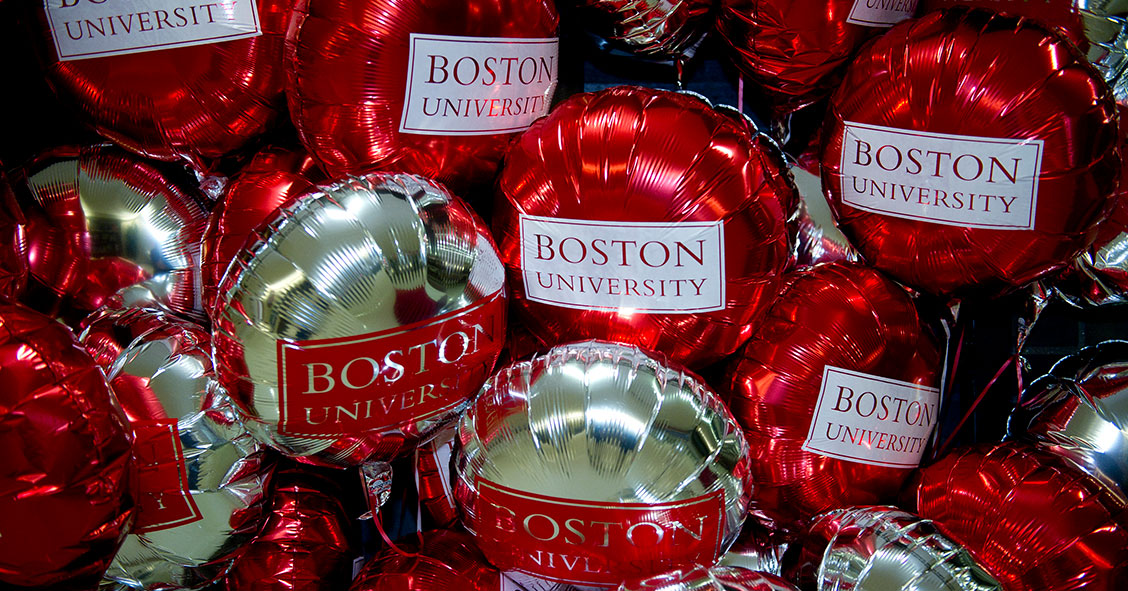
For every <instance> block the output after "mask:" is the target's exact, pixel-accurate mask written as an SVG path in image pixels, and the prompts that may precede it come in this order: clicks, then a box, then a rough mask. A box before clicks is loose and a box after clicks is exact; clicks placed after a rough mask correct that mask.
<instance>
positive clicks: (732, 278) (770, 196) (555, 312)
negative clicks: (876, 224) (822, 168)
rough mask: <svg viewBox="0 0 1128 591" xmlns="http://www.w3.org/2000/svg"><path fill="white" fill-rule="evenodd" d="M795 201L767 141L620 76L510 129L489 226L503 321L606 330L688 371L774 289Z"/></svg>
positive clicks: (563, 332)
mask: <svg viewBox="0 0 1128 591" xmlns="http://www.w3.org/2000/svg"><path fill="white" fill-rule="evenodd" d="M798 200H799V196H798V193H797V192H796V190H795V186H794V184H793V183H792V182H791V179H790V177H789V175H788V174H787V169H786V165H785V164H784V161H783V156H782V153H781V152H779V151H778V148H776V146H775V145H774V143H773V142H772V141H770V140H769V139H767V138H765V137H764V136H755V137H750V135H749V133H748V130H747V128H746V127H745V126H744V124H743V122H738V121H735V120H733V119H731V118H730V117H729V116H727V115H725V114H722V113H719V112H718V111H715V110H713V109H712V108H710V107H709V105H708V104H706V103H705V102H704V101H702V100H699V99H697V98H694V97H693V96H689V95H685V94H677V93H672V92H666V91H660V90H651V89H646V88H639V87H626V86H624V87H616V88H612V89H608V90H604V91H601V92H597V93H585V94H578V95H575V96H572V97H570V98H568V99H567V100H565V101H564V102H562V103H560V104H559V105H558V106H557V107H556V108H555V109H554V110H553V111H552V114H550V115H549V116H548V117H547V118H545V119H542V120H540V121H538V122H537V123H536V124H534V125H533V126H532V127H531V128H529V130H528V131H526V132H525V133H524V134H522V136H521V137H520V139H519V140H518V141H517V142H515V143H514V144H513V146H512V148H511V149H510V151H509V153H508V154H507V156H506V162H505V166H504V169H503V170H502V173H501V177H500V179H499V182H498V199H497V205H496V207H495V211H494V220H493V227H494V235H495V236H497V237H498V245H499V247H500V248H501V253H502V258H503V259H504V260H505V264H506V267H507V269H508V271H509V280H510V284H511V285H512V286H513V298H514V308H515V312H516V315H517V316H518V317H519V318H520V319H521V320H522V321H523V322H524V323H525V324H526V325H527V326H528V328H529V331H530V332H532V333H533V334H534V335H536V336H537V337H538V338H540V339H541V340H542V341H544V342H545V344H546V345H550V346H551V345H554V344H558V343H561V342H566V341H569V340H573V339H583V338H598V339H606V340H611V341H619V342H623V343H630V344H636V345H639V346H640V347H644V348H647V349H651V350H655V351H661V352H662V353H664V354H666V355H668V356H669V357H670V359H671V360H673V361H676V362H678V363H682V364H685V365H687V366H690V367H702V366H704V365H707V364H709V363H711V362H714V361H717V360H719V359H720V358H721V357H724V356H725V355H728V354H730V353H732V352H733V351H735V350H736V348H737V347H738V346H740V344H741V343H742V342H743V341H744V340H746V339H747V338H748V336H749V334H750V333H751V330H752V327H753V325H754V324H755V322H756V321H757V320H758V319H759V318H760V316H762V315H763V310H764V309H765V308H766V304H767V303H768V302H770V300H771V299H772V298H773V297H774V296H775V293H776V290H777V289H778V288H779V285H780V278H779V275H780V273H781V272H782V271H783V269H784V267H785V266H786V265H787V261H788V256H789V253H790V250H791V246H792V244H793V242H794V236H795V226H794V224H793V223H791V220H792V217H793V216H794V214H795V212H796V210H797V207H798Z"/></svg>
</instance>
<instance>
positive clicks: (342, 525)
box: [227, 468, 354, 591]
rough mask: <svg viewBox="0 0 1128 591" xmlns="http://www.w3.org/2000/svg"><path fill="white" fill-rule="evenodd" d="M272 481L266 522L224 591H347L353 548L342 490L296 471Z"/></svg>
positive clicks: (230, 574)
mask: <svg viewBox="0 0 1128 591" xmlns="http://www.w3.org/2000/svg"><path fill="white" fill-rule="evenodd" d="M274 478H275V479H276V485H275V488H274V493H273V495H272V496H271V501H270V504H271V508H270V517H269V518H268V519H267V522H266V525H265V526H263V529H262V532H261V533H259V535H258V536H257V537H256V538H255V539H254V541H252V542H251V543H250V544H249V545H248V546H247V547H246V548H245V549H244V550H243V553H242V554H241V555H240V557H239V558H238V559H236V560H235V564H234V565H232V567H231V571H230V572H228V574H227V591H293V590H295V589H301V590H302V591H332V590H335V589H345V588H347V587H348V584H349V580H350V578H349V575H351V574H352V573H351V572H350V568H351V565H352V554H353V552H354V545H353V543H352V539H351V533H350V532H351V526H352V524H351V523H350V521H349V518H348V516H347V515H346V514H345V509H344V507H342V506H341V501H340V500H339V499H340V497H341V496H342V495H343V491H342V490H341V487H340V485H339V484H337V483H336V482H334V481H332V480H330V479H329V478H326V477H325V476H322V475H320V474H317V473H315V472H312V471H308V470H303V469H297V468H289V469H286V470H280V471H278V472H276V473H275V476H274Z"/></svg>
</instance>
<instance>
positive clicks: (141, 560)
mask: <svg viewBox="0 0 1128 591" xmlns="http://www.w3.org/2000/svg"><path fill="white" fill-rule="evenodd" d="M81 340H82V343H83V345H84V346H85V347H86V348H87V350H89V351H90V352H91V354H92V355H93V356H94V358H95V359H96V360H97V361H98V362H99V364H101V365H102V366H103V368H104V369H105V370H106V372H107V376H108V377H109V380H110V383H111V385H112V386H113V388H114V392H115V394H116V395H117V399H118V400H119V402H120V403H121V405H122V407H123V408H124V409H125V411H126V415H127V416H128V418H129V421H130V425H131V426H132V427H133V430H134V438H135V442H134V461H135V463H137V464H138V466H139V469H138V481H139V483H138V486H139V491H140V494H139V496H138V518H137V522H136V523H135V524H134V529H133V531H132V533H130V535H129V536H128V537H127V538H126V541H125V543H124V545H123V546H122V548H121V550H119V551H118V553H117V555H116V556H115V558H114V561H113V563H111V565H110V567H109V570H108V571H107V572H106V575H105V576H106V579H107V581H106V585H107V586H113V585H121V586H125V587H130V588H134V589H194V588H198V587H201V586H203V585H204V584H206V583H208V582H209V581H212V580H214V579H215V578H216V577H218V576H220V575H222V574H223V573H224V572H225V571H226V569H227V567H228V566H229V563H230V559H231V558H232V556H233V554H234V553H235V552H236V551H237V550H238V549H239V548H240V547H242V546H243V544H244V543H246V542H248V541H250V539H251V538H252V537H253V536H254V535H255V534H256V533H257V532H258V530H259V528H260V526H261V525H262V523H263V519H264V518H265V514H264V512H263V511H264V508H263V502H264V499H265V494H266V488H267V485H268V482H269V478H270V474H271V470H272V465H271V464H270V463H269V462H266V461H265V457H264V448H263V447H262V446H261V445H260V444H259V443H258V442H256V441H255V440H254V438H253V437H251V435H250V433H248V432H247V431H246V430H245V429H244V428H243V426H242V424H241V423H240V422H239V420H238V418H237V415H236V413H235V409H234V407H233V406H232V405H231V402H230V400H229V399H228V398H227V397H226V396H225V395H224V393H223V392H222V390H221V389H220V388H219V386H218V383H217V382H216V379H215V372H214V371H213V369H212V362H211V355H210V354H211V346H210V343H209V340H210V339H209V337H208V333H207V332H206V331H205V330H203V329H202V328H200V327H198V326H196V325H194V324H192V323H189V322H187V321H183V320H177V319H175V318H173V317H172V316H170V315H167V314H164V313H161V312H158V311H153V310H144V309H140V308H131V309H127V310H115V311H109V310H106V311H102V312H99V313H96V314H95V315H94V316H93V317H92V318H91V319H89V320H88V322H87V328H86V330H84V331H83V333H82V337H81Z"/></svg>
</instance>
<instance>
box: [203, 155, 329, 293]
mask: <svg viewBox="0 0 1128 591" xmlns="http://www.w3.org/2000/svg"><path fill="white" fill-rule="evenodd" d="M320 180H323V178H322V176H321V174H320V172H319V171H318V170H317V169H316V167H315V165H314V163H313V160H312V159H311V158H310V157H309V155H307V154H305V153H303V152H292V151H288V150H281V149H270V150H264V151H262V152H259V153H258V154H256V155H255V157H254V158H253V159H252V160H251V162H249V163H248V164H247V166H245V167H244V168H243V170H242V171H240V173H239V174H238V175H237V176H236V177H235V178H234V179H232V180H231V184H230V185H228V187H227V193H226V194H225V195H224V196H223V199H222V200H221V201H220V202H219V203H217V204H216V206H215V209H213V210H212V212H211V216H210V217H209V218H208V227H207V229H206V230H204V235H203V239H202V245H203V248H202V250H203V253H202V255H201V257H202V259H203V265H202V275H203V293H204V309H205V310H207V311H209V313H210V311H211V309H212V307H213V306H214V305H215V291H216V287H217V286H218V285H219V281H220V280H221V279H223V272H224V271H226V270H227V266H228V265H229V264H231V260H232V259H234V258H235V255H236V254H238V252H239V249H240V248H242V247H243V243H244V242H246V241H247V237H248V236H249V235H250V233H251V231H252V230H254V229H255V227H256V226H258V225H259V224H261V223H262V222H263V221H265V220H266V219H267V217H269V215H270V213H271V212H273V211H274V210H275V209H276V208H278V206H280V205H282V204H283V203H285V202H287V201H289V200H290V199H291V198H292V197H295V196H297V195H300V194H301V193H303V192H305V191H308V190H310V189H313V187H314V183H315V182H317V181H320Z"/></svg>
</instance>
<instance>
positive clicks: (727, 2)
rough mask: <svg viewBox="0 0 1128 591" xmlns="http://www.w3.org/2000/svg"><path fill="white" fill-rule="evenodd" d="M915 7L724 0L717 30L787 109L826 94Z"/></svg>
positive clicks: (824, 0)
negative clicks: (869, 45) (860, 53)
mask: <svg viewBox="0 0 1128 591" xmlns="http://www.w3.org/2000/svg"><path fill="white" fill-rule="evenodd" d="M915 10H916V1H915V0H901V1H897V2H881V3H875V2H867V1H866V0H721V10H720V16H719V17H718V20H717V31H718V32H719V33H720V34H721V37H722V38H723V39H724V40H725V42H726V43H727V44H728V46H729V49H730V51H731V52H732V58H733V63H735V64H736V67H737V68H738V69H739V70H740V71H741V72H742V73H743V74H744V75H746V76H748V77H749V79H751V80H752V81H754V82H756V83H757V84H758V85H759V86H760V87H762V88H763V89H764V90H765V91H766V92H767V93H768V94H769V96H770V97H771V99H772V101H773V102H774V103H775V105H774V106H775V108H776V109H777V111H778V112H781V113H787V112H790V111H794V110H796V109H799V108H800V107H803V106H806V105H808V104H811V103H813V102H815V101H818V100H820V99H823V98H825V97H827V96H828V95H829V94H830V93H831V92H832V91H833V90H834V88H835V87H837V86H838V83H839V82H841V80H842V68H843V67H844V66H845V65H846V64H847V63H848V62H849V60H850V58H851V57H853V55H854V53H855V52H856V51H857V50H858V48H859V47H861V45H862V43H863V42H865V41H866V40H867V39H869V38H870V37H874V36H876V35H880V34H882V33H884V32H885V31H886V29H888V28H889V27H890V26H892V25H894V24H896V23H898V22H900V21H902V20H905V19H907V18H911V17H912V16H913V13H914V12H915Z"/></svg>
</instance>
